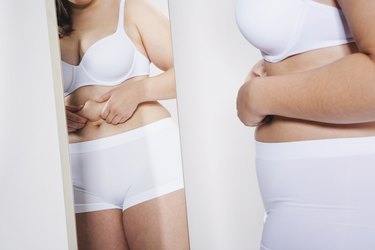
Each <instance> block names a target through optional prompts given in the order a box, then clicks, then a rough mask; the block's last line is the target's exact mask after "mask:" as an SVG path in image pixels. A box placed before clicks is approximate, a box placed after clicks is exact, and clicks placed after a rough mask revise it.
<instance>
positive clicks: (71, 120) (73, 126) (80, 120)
mask: <svg viewBox="0 0 375 250" xmlns="http://www.w3.org/2000/svg"><path fill="white" fill-rule="evenodd" d="M82 108H83V105H80V106H69V105H68V106H65V109H66V120H67V125H68V132H74V131H76V130H78V129H81V128H83V127H84V126H85V125H86V123H87V119H86V118H85V117H82V116H80V115H77V114H76V113H74V112H78V111H79V110H81V109H82Z"/></svg>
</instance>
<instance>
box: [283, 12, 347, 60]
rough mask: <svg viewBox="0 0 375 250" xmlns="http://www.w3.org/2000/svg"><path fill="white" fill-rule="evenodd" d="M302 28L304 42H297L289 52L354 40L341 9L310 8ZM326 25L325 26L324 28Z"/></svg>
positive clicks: (298, 51)
mask: <svg viewBox="0 0 375 250" xmlns="http://www.w3.org/2000/svg"><path fill="white" fill-rule="evenodd" d="M303 27H304V29H302V30H301V35H300V36H301V38H302V39H303V41H304V42H303V43H302V42H300V43H296V44H295V47H294V48H293V50H292V51H289V54H298V53H302V52H305V51H309V50H311V49H312V48H314V49H319V48H323V47H329V46H334V45H339V44H343V43H347V42H348V41H352V35H351V33H350V30H348V28H347V27H348V26H347V24H346V20H345V17H344V15H343V14H342V13H340V12H339V11H332V9H330V8H309V9H307V10H306V15H305V18H304V20H303ZM322 27H324V28H322Z"/></svg>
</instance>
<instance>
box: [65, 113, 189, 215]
mask: <svg viewBox="0 0 375 250" xmlns="http://www.w3.org/2000/svg"><path fill="white" fill-rule="evenodd" d="M69 151H70V161H71V168H72V175H73V185H74V186H73V187H74V203H75V212H76V213H83V212H91V211H97V210H105V209H122V210H125V209H127V208H129V207H131V206H134V205H137V204H139V203H141V202H145V201H148V200H151V199H154V198H157V197H160V196H162V195H165V194H167V193H170V192H173V191H176V190H178V189H182V188H183V187H184V183H183V174H182V162H181V151H180V142H179V133H178V128H177V126H176V124H175V123H174V122H173V120H172V119H171V118H166V119H162V120H159V121H156V122H153V123H151V124H148V125H146V126H143V127H140V128H136V129H133V130H130V131H127V132H125V133H122V134H117V135H113V136H109V137H105V138H99V139H95V140H91V141H85V142H79V143H73V144H70V145H69Z"/></svg>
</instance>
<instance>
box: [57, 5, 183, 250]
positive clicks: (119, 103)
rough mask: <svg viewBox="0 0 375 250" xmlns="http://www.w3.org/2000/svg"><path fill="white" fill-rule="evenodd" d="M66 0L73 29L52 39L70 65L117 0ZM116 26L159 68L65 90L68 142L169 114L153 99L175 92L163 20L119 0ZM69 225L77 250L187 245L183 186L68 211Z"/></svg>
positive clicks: (105, 26)
mask: <svg viewBox="0 0 375 250" xmlns="http://www.w3.org/2000/svg"><path fill="white" fill-rule="evenodd" d="M70 2H71V3H73V4H74V8H73V13H72V20H73V29H74V31H73V33H71V35H69V36H67V37H64V38H62V39H60V47H61V55H62V60H63V61H65V62H67V63H69V64H72V65H78V64H79V63H80V61H81V60H82V57H83V56H84V54H85V53H86V52H87V50H88V49H89V48H90V47H91V46H92V45H93V44H94V43H95V42H96V41H98V40H100V39H102V38H104V37H106V36H108V35H110V34H112V33H114V32H115V29H116V27H117V21H118V10H119V2H120V1H119V0H105V1H102V0H71V1H70ZM102 20H106V22H103V21H102ZM124 29H125V31H126V33H127V35H128V36H129V37H130V39H131V40H132V41H133V43H134V44H135V46H136V48H137V49H138V50H139V52H140V53H142V54H143V55H145V56H146V57H148V58H149V59H150V61H152V62H153V63H154V64H155V65H156V66H157V67H158V68H160V69H161V70H163V71H164V72H163V73H162V74H160V75H158V76H154V77H146V76H140V77H134V78H131V79H128V80H126V81H124V82H122V83H120V84H119V85H116V86H100V85H95V86H84V87H81V88H79V89H77V90H75V91H74V92H72V93H71V94H70V95H68V96H67V97H65V105H66V113H67V120H68V130H69V142H70V143H76V142H82V141H88V140H93V139H97V138H101V137H107V136H110V135H115V134H119V133H123V132H125V131H129V130H131V129H134V128H138V127H142V126H144V125H146V124H149V123H151V122H154V121H157V120H160V119H163V118H166V117H170V114H169V112H168V111H167V110H166V109H165V108H164V107H163V106H162V105H161V104H159V103H158V102H157V100H162V99H171V98H175V95H176V94H175V82H174V75H173V62H172V45H171V37H170V34H169V24H168V20H167V19H166V18H165V17H163V16H162V15H161V14H160V13H159V12H157V11H155V10H154V9H153V8H152V7H151V6H150V5H149V4H148V3H147V2H146V1H144V0H127V1H126V4H125V20H124ZM155 37H157V39H155ZM76 225H77V237H78V246H79V249H81V250H85V249H90V250H94V249H108V250H125V249H132V250H133V249H134V250H137V249H142V250H143V249H145V250H147V249H156V250H158V249H166V250H168V249H181V250H184V249H189V242H188V229H187V218H186V208H185V194H184V190H183V189H180V190H178V191H175V192H172V193H169V194H167V195H164V196H161V197H159V198H155V199H152V200H149V201H146V202H143V203H141V204H138V205H135V206H133V207H130V208H128V209H127V210H125V211H121V210H118V209H109V210H101V211H96V212H87V213H79V214H76ZM146 229H147V230H146Z"/></svg>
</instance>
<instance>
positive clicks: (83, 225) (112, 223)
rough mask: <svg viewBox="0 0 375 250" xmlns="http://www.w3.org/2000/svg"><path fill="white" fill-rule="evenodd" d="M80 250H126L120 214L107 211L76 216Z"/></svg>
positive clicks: (117, 210)
mask: <svg viewBox="0 0 375 250" xmlns="http://www.w3.org/2000/svg"><path fill="white" fill-rule="evenodd" d="M76 225H77V238H78V248H79V249H80V250H86V249H87V250H96V249H97V250H103V249H106V250H127V249H129V248H128V247H127V243H126V240H125V234H124V228H123V224H122V212H121V210H120V209H108V210H101V211H95V212H87V213H78V214H76Z"/></svg>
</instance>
